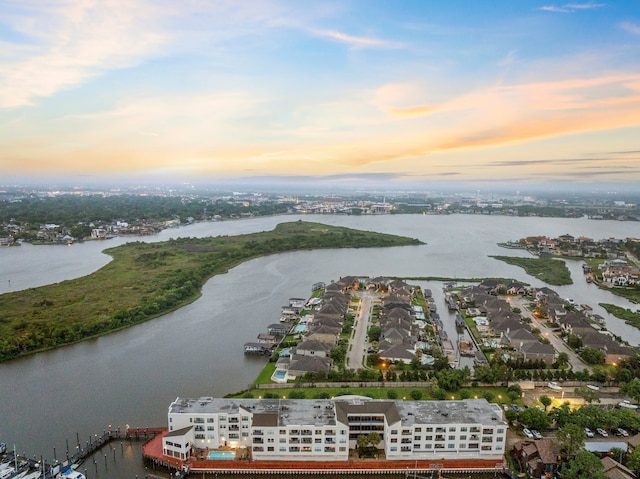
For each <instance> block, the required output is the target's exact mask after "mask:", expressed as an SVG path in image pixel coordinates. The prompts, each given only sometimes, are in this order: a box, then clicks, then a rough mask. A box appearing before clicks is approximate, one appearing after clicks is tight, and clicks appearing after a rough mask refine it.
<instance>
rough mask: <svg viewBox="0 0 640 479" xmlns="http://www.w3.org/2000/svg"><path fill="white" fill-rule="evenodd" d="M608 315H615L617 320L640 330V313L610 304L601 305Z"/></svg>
mask: <svg viewBox="0 0 640 479" xmlns="http://www.w3.org/2000/svg"><path fill="white" fill-rule="evenodd" d="M599 304H600V306H602V307H603V308H604V309H605V310H606V311H607V313H610V314H613V315H614V316H616V317H617V318H620V319H623V320H624V322H625V323H627V324H630V325H631V326H634V327H636V328H640V311H632V310H631V309H628V308H623V307H621V306H616V305H615V304H610V303H599Z"/></svg>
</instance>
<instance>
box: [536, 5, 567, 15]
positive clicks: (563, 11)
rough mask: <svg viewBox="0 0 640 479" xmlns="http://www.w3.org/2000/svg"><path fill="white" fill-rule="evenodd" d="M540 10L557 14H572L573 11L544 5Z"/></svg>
mask: <svg viewBox="0 0 640 479" xmlns="http://www.w3.org/2000/svg"><path fill="white" fill-rule="evenodd" d="M540 10H542V11H543V12H556V13H569V12H571V10H569V9H568V8H563V7H556V6H553V5H544V6H542V7H540Z"/></svg>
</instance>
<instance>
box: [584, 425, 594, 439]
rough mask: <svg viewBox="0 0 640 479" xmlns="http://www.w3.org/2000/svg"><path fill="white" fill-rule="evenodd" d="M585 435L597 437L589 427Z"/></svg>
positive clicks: (585, 429) (585, 430)
mask: <svg viewBox="0 0 640 479" xmlns="http://www.w3.org/2000/svg"><path fill="white" fill-rule="evenodd" d="M584 433H585V434H586V435H587V437H594V436H595V434H594V433H593V431H592V430H591V429H589V428H588V427H585V428H584Z"/></svg>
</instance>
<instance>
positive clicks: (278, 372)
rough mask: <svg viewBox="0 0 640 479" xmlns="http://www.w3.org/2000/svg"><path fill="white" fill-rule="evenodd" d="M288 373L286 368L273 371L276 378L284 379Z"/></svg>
mask: <svg viewBox="0 0 640 479" xmlns="http://www.w3.org/2000/svg"><path fill="white" fill-rule="evenodd" d="M286 375H287V372H286V371H285V370H284V369H276V370H275V372H274V373H273V377H274V378H276V379H284V378H285V376H286Z"/></svg>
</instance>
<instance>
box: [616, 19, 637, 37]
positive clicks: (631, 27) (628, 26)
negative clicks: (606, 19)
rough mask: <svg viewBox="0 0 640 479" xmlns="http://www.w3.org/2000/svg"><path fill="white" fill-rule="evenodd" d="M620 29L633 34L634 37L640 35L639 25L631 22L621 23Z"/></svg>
mask: <svg viewBox="0 0 640 479" xmlns="http://www.w3.org/2000/svg"><path fill="white" fill-rule="evenodd" d="M620 27H621V28H622V29H623V30H626V31H627V32H629V33H633V34H634V35H640V25H638V24H637V23H632V22H622V23H621V24H620Z"/></svg>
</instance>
